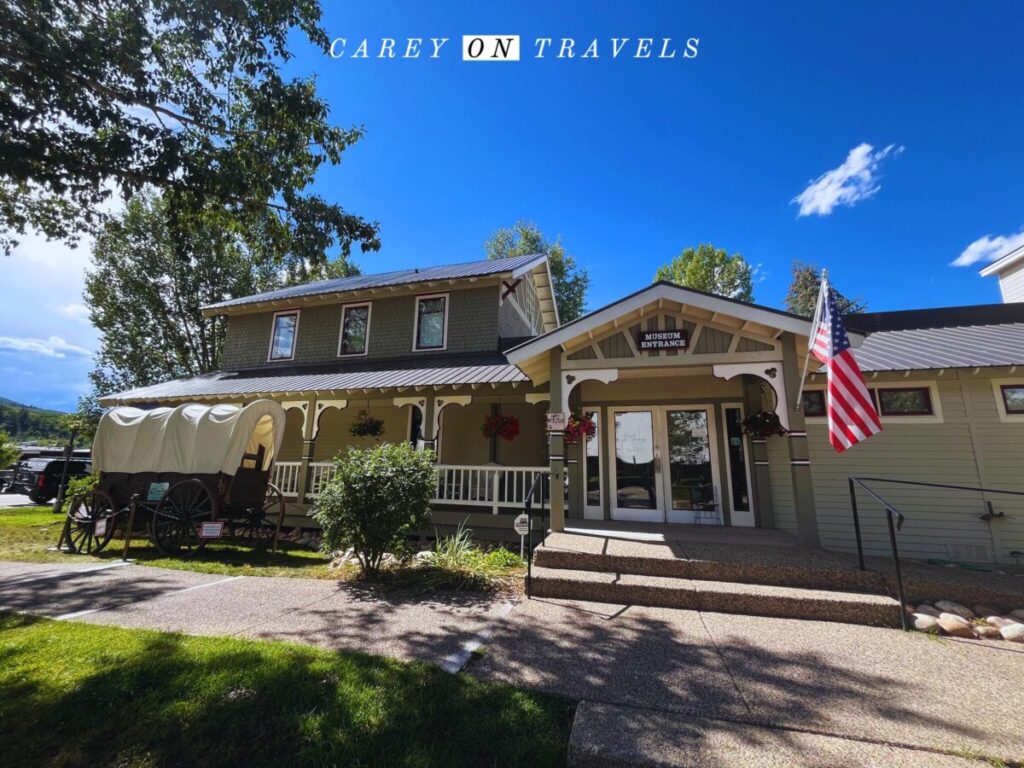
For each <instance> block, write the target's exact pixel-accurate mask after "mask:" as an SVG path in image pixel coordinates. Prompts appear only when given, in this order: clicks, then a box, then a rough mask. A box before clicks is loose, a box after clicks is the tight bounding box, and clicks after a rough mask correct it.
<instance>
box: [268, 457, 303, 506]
mask: <svg viewBox="0 0 1024 768" xmlns="http://www.w3.org/2000/svg"><path fill="white" fill-rule="evenodd" d="M301 466H302V462H299V461H277V462H274V471H273V473H272V474H271V476H270V482H272V483H273V484H274V485H276V486H277V487H278V488H280V489H281V493H282V494H283V495H284V497H285V498H286V499H297V498H298V497H299V467H301Z"/></svg>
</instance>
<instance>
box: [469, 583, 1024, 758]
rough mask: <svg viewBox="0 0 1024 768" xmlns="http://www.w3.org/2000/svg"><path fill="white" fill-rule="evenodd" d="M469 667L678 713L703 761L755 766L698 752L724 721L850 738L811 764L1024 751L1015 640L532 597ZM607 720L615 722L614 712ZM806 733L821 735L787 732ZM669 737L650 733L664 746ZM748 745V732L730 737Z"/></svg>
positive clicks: (1023, 683)
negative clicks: (884, 755)
mask: <svg viewBox="0 0 1024 768" xmlns="http://www.w3.org/2000/svg"><path fill="white" fill-rule="evenodd" d="M469 672H470V673H471V674H473V675H476V676H478V677H481V678H484V679H489V680H500V681H504V682H510V683H513V684H516V685H526V686H530V687H535V688H539V689H542V690H545V691H550V692H552V693H558V694H562V695H564V696H568V697H570V698H573V699H577V700H581V701H586V702H592V703H595V704H600V705H609V706H613V707H616V708H622V709H617V710H613V711H619V712H622V713H627V712H642V713H647V715H649V716H651V718H652V722H657V717H663V716H668V717H669V718H670V719H671V720H673V721H674V722H680V723H693V724H694V725H693V727H692V728H690V729H689V730H688V731H687V732H688V733H689V734H690V736H689V737H688V738H692V739H696V740H697V742H698V743H694V744H688V745H687V747H688V750H689V751H686V750H684V752H685V754H686V755H690V756H693V755H697V756H699V757H700V760H699V761H698V762H695V763H693V764H694V765H697V764H700V765H734V764H745V763H744V762H743V761H740V762H734V761H733V760H732V759H729V758H728V757H727V756H726V755H723V754H718V756H717V758H716V759H711V757H713V755H710V754H709V753H708V752H706V751H702V750H701V749H698V747H699V742H701V741H704V740H709V744H710V743H711V741H710V740H711V736H710V735H709V734H711V733H712V731H713V729H709V727H708V723H714V722H719V723H723V725H722V727H723V729H731V732H732V733H734V736H735V733H736V728H735V727H734V726H735V724H739V725H741V726H745V728H744V729H741V730H742V731H743V734H745V736H746V737H748V738H749V739H750V740H751V741H752V742H756V741H758V740H759V739H763V737H764V733H765V730H764V729H766V728H767V729H774V730H776V731H778V734H783V736H782V740H785V741H786V742H787V743H788V744H789V745H790V747H789V748H792V749H799V748H800V745H801V744H805V745H808V746H807V748H808V749H812V748H814V747H813V746H812V745H814V744H822V743H824V742H820V741H816V740H815V739H812V738H810V736H813V735H819V736H823V737H829V738H831V739H838V740H839V741H829V742H828V744H829V750H830V752H829V754H833V753H835V750H836V749H838V748H839V747H838V746H837V745H839V746H842V744H843V743H845V744H846V745H847V752H846V755H845V762H843V761H839V762H834V763H833V762H827V763H825V762H819V763H815V762H814V755H813V754H812V755H809V756H808V757H809V759H808V761H807V764H809V765H814V764H817V765H824V764H828V765H833V764H836V765H838V764H842V765H872V764H878V765H884V764H886V763H885V762H884V761H883V762H880V763H879V762H873V761H875V760H876V759H877V758H878V754H877V748H878V746H879V745H880V744H881V745H891V746H896V747H901V748H905V749H912V750H940V751H944V752H953V753H957V754H970V755H980V756H986V757H993V758H1003V759H1007V758H1008V759H1017V760H1020V759H1022V758H1024V647H1021V646H1017V645H1012V644H1009V643H996V642H992V643H984V642H981V641H959V640H952V639H939V638H933V637H930V636H926V635H923V634H919V633H903V632H900V631H898V630H892V629H881V628H872V627H864V626H858V625H852V624H837V623H830V622H815V621H799V620H794V619H775V618H763V617H751V616H737V615H727V614H720V613H706V612H697V611H686V610H672V609H661V608H641V607H627V606H613V605H608V604H598V603H582V602H570V601H560V600H548V599H533V600H523V601H521V602H519V603H518V604H517V605H516V607H515V609H514V610H513V612H512V613H511V614H510V616H509V617H508V618H507V619H505V620H503V621H501V622H500V623H499V625H498V627H497V629H496V630H495V633H494V637H493V639H492V642H491V643H490V644H489V645H488V648H487V652H486V653H485V654H484V655H483V657H482V658H481V659H480V660H479V661H478V662H474V663H473V665H472V666H470V668H469ZM586 712H587V709H586V708H582V707H581V710H580V713H579V715H578V717H579V718H580V719H579V720H578V721H577V723H576V726H574V730H575V729H576V728H587V727H590V728H592V729H594V730H596V731H609V729H608V728H607V727H601V726H594V725H590V726H588V724H587V722H586V717H587V716H586ZM603 716H604V718H605V719H606V720H607V718H608V715H607V712H605V714H604V715H603ZM656 716H657V717H656ZM624 719H625V715H624ZM632 719H633V720H634V721H637V722H642V721H643V720H644V717H639V718H636V717H633V718H632ZM698 719H700V722H699V723H698V722H697V720H698ZM725 723H731V724H734V725H728V726H727V725H725ZM611 730H612V731H614V729H611ZM620 731H621V729H620ZM796 732H800V733H805V734H808V736H807V737H806V738H803V737H801V738H796V737H793V738H790V737H787V736H785V734H792V733H796ZM778 734H776V736H778ZM656 735H657V734H651V733H647V734H646V735H645V737H644V738H646V740H647V743H652V741H651V737H652V736H656ZM574 738H575V737H574ZM644 738H638V741H637V743H642V742H644ZM742 741H743V738H741V737H740V736H735V737H734V738H732V741H731V743H732V744H733V745H735V744H736V743H741V742H742ZM775 741H779V739H778V738H776V739H775ZM654 742H655V743H656V742H657V739H655V740H654ZM716 743H719V744H722V745H726V744H727V743H729V739H723V740H721V741H719V742H716ZM770 743H772V740H771V739H768V740H766V741H765V744H766V745H767V744H770ZM677 746H680V747H682V746H683V745H677ZM723 748H724V746H723ZM836 754H838V753H836ZM733 758H735V759H738V755H733ZM660 759H664V760H665V762H658V761H652V762H649V763H647V764H663V765H689V764H691V763H689V762H678V763H677V762H672V761H671V760H668V755H666V754H662V755H661V756H660V758H659V760H660ZM709 760H710V762H708V761H709ZM588 764H592V765H599V764H600V765H605V764H607V765H612V764H619V763H614V762H609V763H601V762H592V763H588ZM622 764H630V763H629V761H628V760H627V761H626V762H625V763H622ZM760 764H761V763H758V765H760ZM766 764H767V763H766ZM792 764H794V765H796V764H803V763H797V762H793V763H792ZM893 764H895V763H893ZM907 764H922V765H923V764H927V761H924V762H913V761H912V762H909V763H907ZM933 764H941V763H940V762H939V761H938V759H936V760H935V761H934V762H933Z"/></svg>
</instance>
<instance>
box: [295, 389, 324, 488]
mask: <svg viewBox="0 0 1024 768" xmlns="http://www.w3.org/2000/svg"><path fill="white" fill-rule="evenodd" d="M302 416H303V418H302V458H301V459H300V462H301V463H300V464H299V477H298V482H297V483H296V492H297V494H298V496H297V498H296V499H295V502H296V503H297V504H305V503H306V489H307V488H309V463H310V462H311V461H312V460H313V455H314V452H315V451H316V434H317V433H316V420H317V418H318V417H319V414H317V412H316V395H314V396H313V397H311V398H309V400H308V401H307V402H306V407H305V408H303V413H302Z"/></svg>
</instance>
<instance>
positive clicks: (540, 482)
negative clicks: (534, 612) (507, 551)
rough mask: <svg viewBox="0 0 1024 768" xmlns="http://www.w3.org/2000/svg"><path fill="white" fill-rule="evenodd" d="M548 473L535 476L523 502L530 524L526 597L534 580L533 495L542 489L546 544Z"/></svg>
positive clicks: (541, 512) (541, 504)
mask: <svg viewBox="0 0 1024 768" xmlns="http://www.w3.org/2000/svg"><path fill="white" fill-rule="evenodd" d="M547 477H548V476H547V475H544V474H538V475H537V476H536V477H534V478H533V482H532V483H531V484H530V490H529V492H528V493H527V494H526V499H525V500H524V502H523V505H524V511H525V512H526V519H527V522H528V525H529V532H528V533H527V541H528V548H527V552H526V597H527V598H529V597H530V585H531V582H532V580H533V497H534V495H535V494H536V493H537V490H538V488H539V489H540V525H541V537H540V543H541V545H543V544H544V538H545V537H544V533H545V532H546V531H547V517H546V514H545V506H544V503H545V501H546V499H545V495H544V480H545V479H546V478H547Z"/></svg>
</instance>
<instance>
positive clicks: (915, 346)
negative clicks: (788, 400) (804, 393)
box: [854, 323, 1024, 371]
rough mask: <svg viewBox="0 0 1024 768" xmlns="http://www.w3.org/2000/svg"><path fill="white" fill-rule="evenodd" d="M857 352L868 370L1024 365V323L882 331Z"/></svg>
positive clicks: (860, 361)
mask: <svg viewBox="0 0 1024 768" xmlns="http://www.w3.org/2000/svg"><path fill="white" fill-rule="evenodd" d="M854 354H855V355H856V357H857V362H858V363H859V364H860V367H861V369H862V370H864V371H912V370H927V369H940V368H984V367H992V366H1004V365H1024V323H1003V324H997V325H964V326H953V327H942V328H913V329H907V330H896V331H879V332H876V333H872V334H870V335H869V336H868V337H867V338H866V339H865V340H864V343H863V344H862V345H861V346H860V347H859V348H858V349H857V350H855V352H854Z"/></svg>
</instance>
